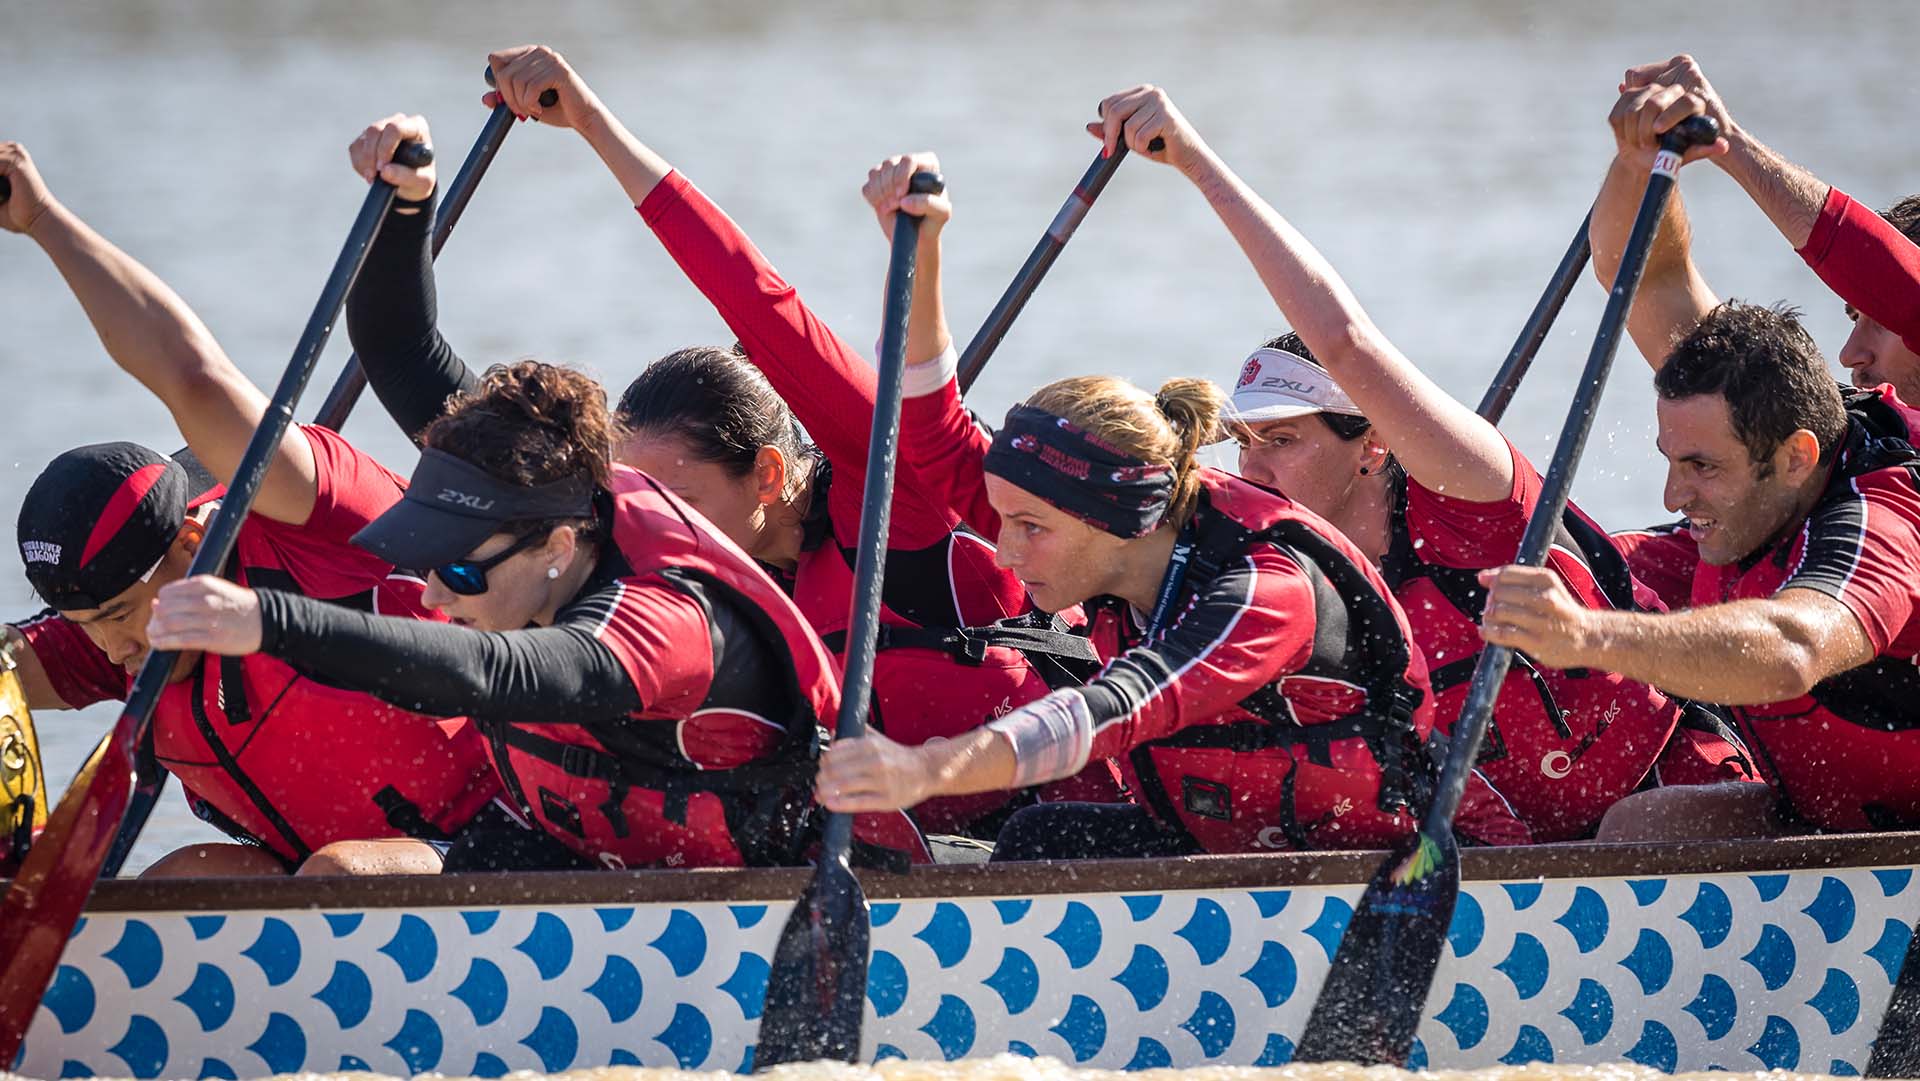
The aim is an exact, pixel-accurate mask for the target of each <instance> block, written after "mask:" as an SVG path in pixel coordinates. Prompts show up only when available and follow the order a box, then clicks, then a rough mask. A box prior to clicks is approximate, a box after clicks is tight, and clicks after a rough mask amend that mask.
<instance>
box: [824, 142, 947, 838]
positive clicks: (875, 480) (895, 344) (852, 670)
mask: <svg viewBox="0 0 1920 1081" xmlns="http://www.w3.org/2000/svg"><path fill="white" fill-rule="evenodd" d="M944 188H945V184H944V183H943V182H942V181H941V179H940V175H939V174H938V173H915V174H914V175H913V178H912V179H911V180H910V181H908V190H909V191H910V192H913V193H914V194H931V193H934V192H939V191H941V190H943V189H944ZM919 244H920V219H919V217H917V216H916V215H913V214H895V215H894V219H893V249H892V252H891V254H890V255H889V256H888V260H887V294H886V307H885V309H884V314H883V317H882V322H881V325H880V357H879V362H880V364H879V368H880V370H879V382H878V385H877V386H876V387H875V389H874V398H873V434H872V436H871V438H870V439H869V441H868V444H867V484H866V491H865V493H864V494H863V495H862V497H861V503H860V547H859V550H858V551H857V552H856V553H855V555H854V559H853V582H854V586H853V614H852V616H851V617H850V618H849V620H848V622H847V659H846V663H845V664H844V665H843V666H842V667H841V670H840V673H841V674H840V717H839V720H838V721H837V722H836V723H835V725H834V738H835V739H836V740H843V739H858V738H860V737H861V736H862V735H864V734H865V733H866V731H867V710H868V708H869V707H870V705H871V701H870V700H871V699H872V697H873V661H874V654H875V653H876V652H878V650H877V646H878V644H879V640H880V592H881V587H882V586H883V585H884V584H885V578H886V563H887V560H886V555H887V524H888V517H889V515H890V514H891V512H892V509H893V478H894V473H895V471H896V470H895V466H896V465H897V464H898V462H899V457H900V400H901V398H902V397H903V396H904V394H905V391H904V388H903V384H902V382H901V379H902V376H903V375H904V373H905V371H906V365H907V317H908V313H909V312H910V311H911V310H912V306H913V270H914V257H915V255H916V253H917V252H918V250H919ZM852 843H853V816H851V815H846V814H830V815H828V816H827V826H826V831H825V835H824V837H823V838H822V852H821V857H820V858H821V859H823V860H826V859H845V858H846V853H847V851H848V849H849V848H850V847H851V845H852Z"/></svg>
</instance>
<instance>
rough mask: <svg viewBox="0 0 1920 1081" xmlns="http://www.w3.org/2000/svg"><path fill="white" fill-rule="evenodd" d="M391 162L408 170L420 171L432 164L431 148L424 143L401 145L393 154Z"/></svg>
mask: <svg viewBox="0 0 1920 1081" xmlns="http://www.w3.org/2000/svg"><path fill="white" fill-rule="evenodd" d="M393 160H394V161H397V162H399V163H400V164H402V165H404V166H406V167H407V168H409V169H421V168H425V167H426V166H429V165H432V164H433V148H432V147H430V146H428V145H427V144H425V143H415V142H405V143H401V144H400V145H399V147H398V148H396V149H395V150H394V152H393Z"/></svg>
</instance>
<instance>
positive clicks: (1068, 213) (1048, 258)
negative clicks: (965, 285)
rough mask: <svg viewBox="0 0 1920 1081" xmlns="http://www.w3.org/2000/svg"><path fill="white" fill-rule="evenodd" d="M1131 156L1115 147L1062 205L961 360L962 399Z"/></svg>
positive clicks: (1121, 147) (1095, 162) (1099, 158)
mask: <svg viewBox="0 0 1920 1081" xmlns="http://www.w3.org/2000/svg"><path fill="white" fill-rule="evenodd" d="M1147 145H1148V149H1150V150H1155V151H1157V150H1159V149H1160V148H1161V147H1163V146H1164V145H1166V144H1165V143H1164V142H1163V141H1162V140H1160V139H1158V138H1156V139H1154V141H1153V142H1151V143H1149V144H1147ZM1126 157H1127V144H1126V143H1124V142H1121V143H1117V144H1115V145H1114V148H1113V153H1112V154H1111V155H1105V154H1102V155H1099V156H1097V157H1095V158H1094V159H1093V164H1092V165H1089V166H1087V171H1086V173H1085V174H1083V175H1082V176H1081V177H1080V182H1079V183H1078V184H1075V185H1074V186H1073V194H1071V195H1069V196H1067V201H1066V202H1064V203H1062V204H1060V212H1059V213H1058V214H1055V215H1054V216H1053V221H1052V222H1051V223H1049V224H1048V225H1047V231H1046V233H1045V234H1044V235H1042V236H1041V237H1040V242H1039V243H1038V244H1035V245H1034V246H1033V251H1031V252H1029V253H1027V261H1026V262H1025V263H1022V264H1021V265H1020V271H1019V273H1017V274H1015V275H1014V276H1013V282H1012V284H1010V285H1008V286H1007V291H1006V292H1004V293H1002V294H1000V300H999V301H998V302H997V303H995V304H994V306H993V310H992V311H991V312H988V313H987V321H986V322H984V323H982V324H980V329H979V330H977V331H974V334H973V340H972V341H970V342H968V343H967V349H966V352H964V353H962V354H961V355H960V392H961V393H962V394H965V393H966V392H967V391H968V390H969V389H970V388H971V387H972V386H973V381H974V380H976V379H978V378H980V371H981V369H983V368H985V367H986V366H987V361H988V360H989V359H991V358H992V356H993V351H994V350H996V349H998V348H1000V340H1001V339H1002V338H1005V337H1006V336H1007V330H1008V329H1009V328H1011V327H1012V326H1013V321H1014V320H1015V319H1017V318H1019V316H1020V309H1022V308H1024V307H1026V306H1027V300H1028V299H1029V298H1031V297H1032V296H1033V291H1034V290H1035V289H1037V288H1039V287H1040V281H1041V279H1043V278H1045V277H1046V276H1047V271H1048V270H1049V269H1051V268H1052V266H1053V261H1054V260H1055V259H1058V258H1060V252H1061V251H1062V250H1063V249H1065V248H1066V246H1067V241H1068V240H1069V239H1071V238H1072V237H1073V233H1074V230H1076V229H1078V228H1080V222H1081V220H1082V219H1084V218H1085V217H1086V216H1087V211H1089V210H1092V209H1093V201H1094V200H1095V199H1098V198H1100V193H1101V191H1103V190H1105V189H1106V186H1107V181H1109V180H1112V179H1113V174H1114V173H1115V171H1117V170H1118V169H1119V168H1120V163H1121V162H1122V161H1125V160H1126Z"/></svg>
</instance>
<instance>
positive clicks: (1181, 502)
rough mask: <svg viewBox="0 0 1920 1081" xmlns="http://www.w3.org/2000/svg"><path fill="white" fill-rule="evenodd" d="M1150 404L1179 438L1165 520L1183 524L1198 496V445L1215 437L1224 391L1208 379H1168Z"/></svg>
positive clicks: (1217, 430)
mask: <svg viewBox="0 0 1920 1081" xmlns="http://www.w3.org/2000/svg"><path fill="white" fill-rule="evenodd" d="M1153 404H1154V405H1155V406H1156V407H1157V408H1158V409H1159V410H1160V415H1161V416H1163V417H1165V418H1167V423H1168V424H1169V425H1171V426H1172V428H1173V433H1174V435H1175V436H1176V437H1177V438H1178V439H1179V449H1178V450H1177V451H1176V452H1175V457H1174V459H1173V467H1174V481H1173V499H1172V502H1171V503H1170V504H1169V505H1168V507H1167V520H1168V521H1170V522H1172V523H1174V524H1175V525H1185V524H1186V522H1187V519H1188V518H1189V517H1191V516H1192V515H1193V510H1194V507H1195V505H1196V504H1197V503H1198V502H1199V499H1200V470H1199V456H1200V448H1201V447H1204V446H1206V445H1207V444H1209V443H1212V442H1214V441H1215V440H1216V439H1218V438H1219V431H1220V413H1221V411H1222V410H1223V409H1225V408H1226V404H1227V395H1226V392H1224V391H1222V390H1221V389H1220V388H1219V387H1218V386H1215V385H1214V383H1213V382H1212V380H1208V379H1184V378H1183V379H1169V380H1167V381H1166V382H1164V383H1162V384H1160V391H1159V393H1157V394H1155V395H1154V397H1153Z"/></svg>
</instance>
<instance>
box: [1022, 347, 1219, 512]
mask: <svg viewBox="0 0 1920 1081" xmlns="http://www.w3.org/2000/svg"><path fill="white" fill-rule="evenodd" d="M1026 404H1027V405H1030V406H1032V407H1034V408H1036V409H1044V410H1046V411H1047V412H1049V413H1052V414H1053V415H1055V416H1057V417H1064V418H1065V419H1066V420H1067V421H1068V422H1069V423H1071V424H1074V425H1075V426H1077V427H1079V428H1081V429H1082V430H1084V431H1085V432H1086V433H1087V434H1088V435H1091V436H1093V437H1094V438H1096V439H1099V440H1101V441H1102V442H1105V443H1108V444H1110V445H1111V446H1113V447H1115V448H1116V449H1118V450H1120V451H1121V452H1123V453H1126V454H1130V455H1132V456H1134V457H1135V458H1139V459H1141V460H1143V461H1146V462H1149V463H1153V464H1157V465H1170V466H1172V467H1173V496H1172V498H1171V499H1170V500H1169V501H1168V503H1167V513H1166V516H1165V517H1164V518H1163V519H1162V520H1163V521H1165V522H1167V523H1168V524H1170V525H1172V526H1174V527H1175V528H1179V527H1180V526H1183V525H1185V524H1187V519H1189V518H1191V517H1192V516H1193V512H1194V509H1195V508H1196V507H1198V506H1199V503H1200V470H1199V461H1198V455H1199V452H1200V448H1201V447H1203V446H1205V445H1207V444H1208V443H1211V442H1213V441H1214V440H1215V439H1216V438H1218V433H1219V430H1220V413H1221V411H1222V410H1223V409H1224V408H1225V407H1226V404H1227V396H1226V392H1225V391H1222V390H1221V389H1220V388H1219V387H1218V386H1215V385H1214V384H1213V383H1212V382H1211V381H1209V380H1206V379H1169V380H1167V381H1166V382H1165V383H1162V384H1160V390H1159V391H1158V392H1157V393H1154V394H1148V393H1147V392H1146V391H1144V390H1142V389H1140V388H1139V387H1136V386H1134V385H1133V384H1132V383H1129V382H1127V381H1126V380H1124V379H1121V378H1119V377H1118V376H1111V375H1083V376H1076V377H1074V378H1072V379H1060V380H1056V381H1055V382H1052V383H1048V384H1047V385H1046V386H1044V387H1041V388H1040V389H1039V390H1037V391H1034V392H1033V394H1032V396H1031V397H1029V398H1028V399H1027V401H1026Z"/></svg>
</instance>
